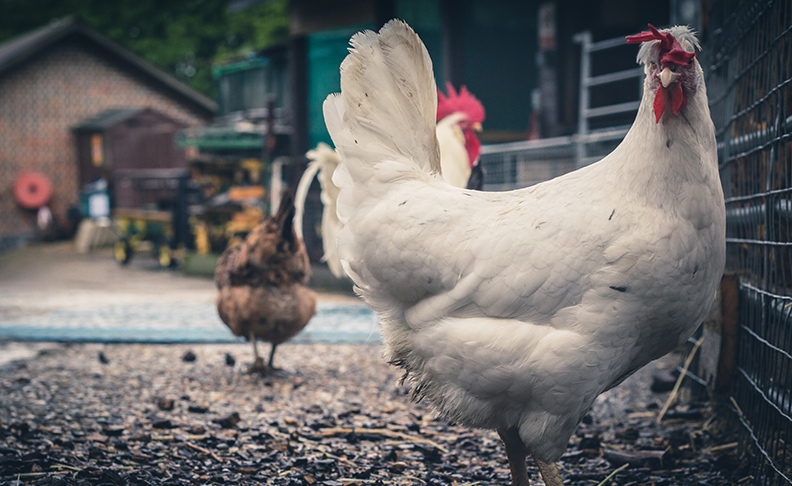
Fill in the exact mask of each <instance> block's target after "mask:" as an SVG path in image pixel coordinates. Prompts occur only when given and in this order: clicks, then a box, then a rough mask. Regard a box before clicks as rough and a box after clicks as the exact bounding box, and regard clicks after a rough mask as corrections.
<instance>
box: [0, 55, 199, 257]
mask: <svg viewBox="0 0 792 486" xmlns="http://www.w3.org/2000/svg"><path fill="white" fill-rule="evenodd" d="M144 107H151V108H153V109H155V110H157V111H159V112H162V113H164V114H166V115H168V116H170V117H172V118H174V119H176V120H180V121H182V122H184V123H186V124H188V125H191V126H194V125H200V124H203V123H205V121H206V120H205V119H203V118H202V114H201V113H200V112H197V111H194V110H193V109H192V108H191V107H190V106H189V105H188V104H186V103H182V102H181V101H179V99H178V98H176V97H172V96H170V94H169V93H168V92H167V91H165V90H160V89H157V88H156V87H154V86H153V85H152V84H149V83H148V82H147V80H146V79H144V78H142V77H140V76H138V75H137V74H136V73H135V72H134V71H132V70H131V69H130V68H128V67H127V66H126V65H124V64H120V63H118V62H115V61H114V60H113V59H111V58H109V57H107V56H106V55H104V53H103V52H101V51H98V50H96V48H95V47H94V46H92V45H90V44H88V43H87V42H86V41H83V40H80V39H73V40H66V41H64V42H62V43H60V44H59V45H58V46H56V47H53V48H52V49H51V50H49V51H47V52H45V53H41V54H39V55H37V56H35V57H34V58H32V59H30V60H29V61H28V62H27V63H25V64H24V65H22V66H20V67H18V68H16V69H14V70H12V71H11V72H9V73H7V74H5V75H4V76H3V77H1V78H0V251H2V250H3V249H4V248H5V247H9V246H12V245H15V244H17V242H19V241H24V240H26V239H29V238H30V237H31V236H33V235H34V233H35V213H34V212H32V211H27V210H24V209H22V208H20V207H19V206H18V205H17V204H16V202H15V201H14V198H13V192H12V189H13V184H14V181H15V180H16V178H17V176H18V175H19V174H20V173H21V172H23V171H25V170H32V171H37V172H42V173H44V174H46V175H47V176H49V178H50V180H51V181H52V183H53V187H54V194H53V197H52V201H51V203H50V208H51V209H52V212H53V214H54V216H55V218H56V219H58V220H59V221H61V222H63V223H65V222H66V211H67V210H68V208H69V207H70V206H74V205H76V204H77V202H78V195H79V190H80V188H79V187H78V173H77V170H78V163H77V148H76V144H75V140H74V136H73V134H72V132H71V128H72V127H73V126H75V125H78V124H79V123H80V122H82V121H83V120H85V119H86V118H88V117H90V116H93V115H96V114H98V113H100V112H102V111H104V110H106V109H109V108H144Z"/></svg>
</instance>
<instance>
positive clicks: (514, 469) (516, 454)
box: [498, 428, 528, 486]
mask: <svg viewBox="0 0 792 486" xmlns="http://www.w3.org/2000/svg"><path fill="white" fill-rule="evenodd" d="M498 435H500V438H501V440H502V441H503V445H505V446H506V457H507V458H508V459H509V469H510V470H511V476H512V486H528V466H526V465H525V458H526V457H527V456H528V450H527V449H526V448H525V445H524V444H523V443H522V440H521V439H520V434H519V433H518V432H517V429H515V428H509V429H498Z"/></svg>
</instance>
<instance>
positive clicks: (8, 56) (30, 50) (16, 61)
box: [0, 17, 217, 116]
mask: <svg viewBox="0 0 792 486" xmlns="http://www.w3.org/2000/svg"><path fill="white" fill-rule="evenodd" d="M71 35H79V36H82V37H83V38H85V39H88V40H89V41H91V42H92V43H94V44H95V45H97V46H98V47H100V48H102V49H103V50H105V51H106V52H108V53H110V54H111V55H113V56H114V57H116V58H118V59H119V60H120V61H123V62H125V63H126V64H128V65H130V66H132V67H133V68H134V69H136V70H137V71H138V72H140V73H141V74H143V75H145V76H146V77H148V78H149V79H150V80H152V81H154V82H156V83H157V84H160V85H161V86H163V87H164V88H166V89H168V90H169V91H171V92H173V93H175V94H177V95H178V96H180V97H182V98H184V99H186V100H187V101H189V102H191V103H192V104H194V105H195V106H196V107H198V108H200V109H201V110H203V111H205V112H206V114H207V115H209V116H211V115H213V114H214V113H215V112H216V111H217V103H215V102H214V101H213V100H212V99H210V98H209V97H207V96H204V95H202V94H201V93H199V92H197V91H195V90H194V89H192V88H191V87H189V86H187V85H186V84H184V83H182V82H181V81H179V80H178V79H176V78H174V77H173V76H171V75H169V74H168V73H166V72H164V71H162V70H160V69H159V68H157V67H155V66H154V65H153V64H151V63H149V62H148V61H145V60H144V59H142V58H140V57H138V56H137V55H135V54H133V53H132V52H131V51H129V50H127V49H126V48H124V47H121V46H120V45H118V44H116V43H115V42H113V41H111V40H110V39H108V38H107V37H105V36H103V35H102V34H100V33H98V32H96V31H95V30H93V29H91V28H89V27H87V26H85V25H83V24H82V23H81V22H79V21H78V20H77V19H76V18H74V17H67V18H65V19H62V20H58V21H55V22H52V23H50V24H49V25H45V26H43V27H40V28H38V29H36V30H34V31H32V32H29V33H27V34H23V35H21V36H18V37H15V38H13V39H10V40H8V41H6V42H3V43H2V44H0V76H3V75H4V74H5V73H6V72H8V71H10V70H11V69H14V68H15V67H17V66H18V65H20V64H21V63H23V62H25V61H26V60H28V59H29V58H30V57H32V56H33V55H35V54H36V53H38V52H41V51H43V50H45V49H48V48H50V47H51V46H53V45H54V44H55V43H57V42H60V41H62V40H63V39H64V38H66V37H68V36H71Z"/></svg>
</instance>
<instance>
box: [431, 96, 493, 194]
mask: <svg viewBox="0 0 792 486" xmlns="http://www.w3.org/2000/svg"><path fill="white" fill-rule="evenodd" d="M446 90H447V91H448V94H447V95H444V94H443V93H442V92H440V91H438V92H437V96H438V101H437V125H436V127H435V133H436V134H437V142H438V146H439V147H440V167H441V171H442V174H443V179H445V181H446V182H448V183H449V184H451V185H452V186H456V187H467V188H468V189H478V190H481V184H482V183H483V173H482V167H481V166H480V165H479V156H480V155H481V142H480V141H479V139H478V137H477V136H476V132H480V131H481V124H482V123H483V122H484V117H485V114H484V106H483V105H482V104H481V102H480V101H479V100H478V99H476V97H475V96H473V95H472V94H471V93H470V91H468V89H467V87H465V86H462V87H461V88H460V89H459V93H457V92H456V90H455V89H454V86H453V85H452V84H451V83H446ZM474 169H477V171H478V173H476V172H474V171H473V170H474ZM471 174H474V175H473V178H472V179H471Z"/></svg>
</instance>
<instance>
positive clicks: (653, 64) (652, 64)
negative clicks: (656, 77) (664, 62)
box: [649, 61, 657, 68]
mask: <svg viewBox="0 0 792 486" xmlns="http://www.w3.org/2000/svg"><path fill="white" fill-rule="evenodd" d="M649 65H650V66H652V67H653V68H656V67H657V64H655V63H654V61H649Z"/></svg>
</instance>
